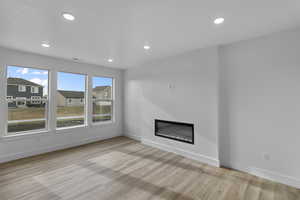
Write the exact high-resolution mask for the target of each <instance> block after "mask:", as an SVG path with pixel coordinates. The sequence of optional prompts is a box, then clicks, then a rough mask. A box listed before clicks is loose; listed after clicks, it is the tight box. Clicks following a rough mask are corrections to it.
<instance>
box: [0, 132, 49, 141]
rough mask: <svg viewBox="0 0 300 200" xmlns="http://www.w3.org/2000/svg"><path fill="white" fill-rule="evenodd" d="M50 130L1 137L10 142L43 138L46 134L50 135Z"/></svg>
mask: <svg viewBox="0 0 300 200" xmlns="http://www.w3.org/2000/svg"><path fill="white" fill-rule="evenodd" d="M49 132H50V131H49V130H46V129H42V130H36V131H30V132H29V131H28V132H20V133H14V134H11V135H3V136H2V137H1V140H5V141H10V140H20V139H26V138H30V137H36V136H41V135H44V134H46V133H49Z"/></svg>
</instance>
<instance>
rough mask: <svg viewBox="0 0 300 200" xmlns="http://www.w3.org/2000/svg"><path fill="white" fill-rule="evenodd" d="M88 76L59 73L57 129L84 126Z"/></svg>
mask: <svg viewBox="0 0 300 200" xmlns="http://www.w3.org/2000/svg"><path fill="white" fill-rule="evenodd" d="M85 82H86V76H85V75H82V74H73V73H65V72H58V74H57V88H58V89H57V108H56V114H57V119H56V127H57V128H62V127H72V126H82V125H85V124H86V120H85V113H86V109H85V101H84V102H82V103H81V102H80V99H85V90H86V89H85V88H86V85H85Z"/></svg>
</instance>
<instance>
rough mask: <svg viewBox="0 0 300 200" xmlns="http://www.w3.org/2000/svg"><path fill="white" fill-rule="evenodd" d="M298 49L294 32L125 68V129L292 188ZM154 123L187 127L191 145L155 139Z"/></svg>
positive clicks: (298, 113)
mask: <svg viewBox="0 0 300 200" xmlns="http://www.w3.org/2000/svg"><path fill="white" fill-rule="evenodd" d="M299 52H300V28H299V29H296V30H291V31H286V32H281V33H275V34H272V35H268V36H265V37H261V38H256V39H251V40H247V41H242V42H237V43H234V44H230V45H224V46H221V47H219V48H206V49H202V50H198V51H194V52H189V53H186V54H183V55H177V56H174V57H169V58H165V59H162V60H159V61H156V62H153V63H148V64H145V65H143V66H141V67H140V68H135V69H129V70H127V71H126V73H125V93H124V94H125V106H124V109H125V113H124V120H125V121H124V122H125V132H126V134H127V135H129V136H131V137H135V138H141V140H142V141H143V142H144V143H146V144H150V145H152V146H157V147H159V148H162V149H165V150H170V151H174V152H177V153H180V154H182V155H186V156H189V157H192V158H195V159H198V160H201V161H203V162H206V163H209V164H216V163H217V161H218V159H220V162H221V165H223V166H227V167H232V168H235V169H239V170H242V171H246V172H249V173H252V174H255V175H258V176H261V177H265V178H268V179H271V180H275V181H277V182H281V183H285V184H289V185H292V186H295V187H298V188H300V170H299V169H300V156H299V152H300V120H299V119H300V105H299V102H300V54H299ZM169 84H171V85H174V89H169V88H168V85H169ZM155 118H158V119H166V120H175V121H184V122H192V123H194V124H195V127H196V129H195V139H196V142H195V145H189V144H184V143H179V142H176V141H171V140H167V139H163V138H159V137H155V136H154V130H153V128H154V125H153V120H154V119H155ZM179 149H180V150H179ZM212 160H215V161H216V162H214V161H212Z"/></svg>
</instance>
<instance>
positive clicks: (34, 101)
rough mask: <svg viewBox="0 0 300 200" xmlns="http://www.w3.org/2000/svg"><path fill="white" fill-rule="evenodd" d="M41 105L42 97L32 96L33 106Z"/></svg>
mask: <svg viewBox="0 0 300 200" xmlns="http://www.w3.org/2000/svg"><path fill="white" fill-rule="evenodd" d="M40 103H41V97H40V96H32V97H31V104H40Z"/></svg>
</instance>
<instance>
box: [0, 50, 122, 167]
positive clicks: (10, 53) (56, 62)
mask: <svg viewBox="0 0 300 200" xmlns="http://www.w3.org/2000/svg"><path fill="white" fill-rule="evenodd" d="M6 65H16V66H24V67H37V68H44V69H49V70H50V81H51V82H52V83H53V84H52V86H53V87H50V96H49V98H50V99H51V100H52V101H51V103H50V106H52V107H54V105H55V98H54V97H56V95H55V94H56V72H57V71H65V72H75V73H83V74H87V75H89V76H90V77H91V76H93V75H97V76H110V77H114V78H115V99H116V101H115V122H114V123H111V124H105V125H104V124H102V125H90V126H88V127H82V128H74V129H66V130H59V131H56V130H55V129H54V125H55V123H54V122H55V113H54V112H50V127H51V128H52V129H51V130H50V131H48V132H44V133H39V134H32V135H26V136H16V137H10V138H3V137H2V138H0V162H4V161H8V160H11V159H16V158H19V157H24V156H29V155H33V154H37V153H42V152H46V151H52V150H55V149H60V148H65V147H69V146H74V145H78V144H83V143H87V142H91V141H96V140H101V139H105V138H111V137H114V136H119V135H122V130H123V122H122V98H123V94H122V83H123V71H122V70H118V69H111V68H105V67H101V66H95V65H89V64H80V63H75V62H71V61H67V60H62V59H55V58H50V57H46V56H40V55H35V54H30V53H24V52H19V51H14V50H8V49H5V48H0V75H1V76H0V83H1V84H0V100H1V101H0V113H1V115H0V130H1V134H0V135H3V134H4V130H5V128H6V124H5V123H6V119H7V109H6V108H7V104H6V100H5V97H6V94H5V91H6V88H5V87H6V84H4V83H5V82H6V74H5V70H4V69H5V66H6ZM88 86H89V87H90V89H91V84H90V82H89V84H88ZM90 91H91V90H90ZM89 100H91V98H90V99H89ZM89 105H91V104H89ZM53 110H55V109H53ZM53 110H52V111H53ZM88 110H89V112H91V107H89V108H88Z"/></svg>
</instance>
